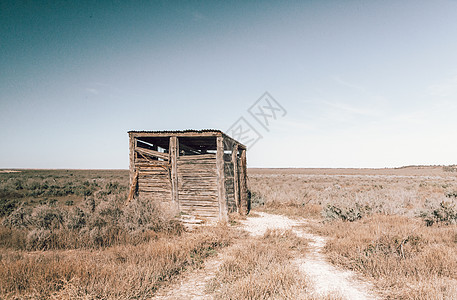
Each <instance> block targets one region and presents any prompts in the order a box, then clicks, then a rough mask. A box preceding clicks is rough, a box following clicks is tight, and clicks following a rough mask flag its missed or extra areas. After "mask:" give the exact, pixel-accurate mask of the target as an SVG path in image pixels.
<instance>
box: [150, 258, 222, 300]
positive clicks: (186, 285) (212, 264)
mask: <svg viewBox="0 0 457 300" xmlns="http://www.w3.org/2000/svg"><path fill="white" fill-rule="evenodd" d="M220 256H221V255H220V254H219V255H217V256H215V257H212V258H210V259H208V260H207V261H206V262H205V264H204V266H203V268H201V269H197V270H194V271H192V272H188V273H186V274H184V275H183V277H182V278H181V279H180V281H179V282H176V283H174V284H171V285H169V286H166V287H165V288H163V289H160V290H159V291H158V292H157V294H156V295H155V296H154V298H153V299H163V300H178V299H179V300H184V299H208V298H209V296H208V295H206V294H205V285H206V283H207V282H208V281H209V280H210V279H211V278H213V277H214V276H215V274H216V272H217V270H218V269H219V266H220V265H221V264H222V259H221V258H220Z"/></svg>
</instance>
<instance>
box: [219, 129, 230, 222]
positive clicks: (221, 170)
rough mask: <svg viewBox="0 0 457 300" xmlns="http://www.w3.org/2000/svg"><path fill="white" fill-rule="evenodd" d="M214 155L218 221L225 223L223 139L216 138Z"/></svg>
mask: <svg viewBox="0 0 457 300" xmlns="http://www.w3.org/2000/svg"><path fill="white" fill-rule="evenodd" d="M216 143H217V153H216V170H217V188H218V198H219V219H220V220H224V221H227V220H228V214H227V202H226V199H225V177H224V138H223V137H222V136H218V137H217V141H216Z"/></svg>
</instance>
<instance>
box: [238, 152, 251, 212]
mask: <svg viewBox="0 0 457 300" xmlns="http://www.w3.org/2000/svg"><path fill="white" fill-rule="evenodd" d="M239 171H240V200H241V201H240V202H241V211H242V213H243V214H246V215H247V214H248V213H249V210H250V209H251V203H250V200H249V198H248V187H247V173H246V150H245V149H242V150H241V155H240V170H239Z"/></svg>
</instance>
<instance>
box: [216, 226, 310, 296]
mask: <svg viewBox="0 0 457 300" xmlns="http://www.w3.org/2000/svg"><path fill="white" fill-rule="evenodd" d="M305 248H306V241H304V240H303V239H301V238H298V237H297V236H296V235H295V234H294V233H292V232H291V231H285V232H280V231H267V232H266V233H265V235H264V236H263V237H261V238H258V239H253V238H251V239H246V240H244V241H243V242H241V243H239V244H238V245H236V247H235V248H234V250H233V251H231V252H230V253H229V254H228V256H227V257H225V258H224V262H223V264H222V266H221V267H220V269H219V271H218V273H217V275H216V277H215V278H214V279H213V280H212V281H211V282H210V284H209V285H208V290H209V291H211V292H213V294H214V295H215V298H216V299H297V296H298V295H299V294H300V293H303V291H304V289H305V287H306V285H307V283H306V279H305V278H304V277H303V275H302V274H300V272H299V271H298V268H297V267H296V266H295V265H293V264H292V262H291V260H292V259H293V257H294V255H297V253H298V252H303V251H304V249H305Z"/></svg>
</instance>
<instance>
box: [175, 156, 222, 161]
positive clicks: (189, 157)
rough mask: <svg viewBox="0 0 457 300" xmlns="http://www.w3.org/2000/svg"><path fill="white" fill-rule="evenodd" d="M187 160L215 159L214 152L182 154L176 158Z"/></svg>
mask: <svg viewBox="0 0 457 300" xmlns="http://www.w3.org/2000/svg"><path fill="white" fill-rule="evenodd" d="M189 160H199V161H201V160H208V161H211V160H214V161H216V155H215V154H198V155H182V156H180V157H179V158H178V161H181V162H185V161H189Z"/></svg>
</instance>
